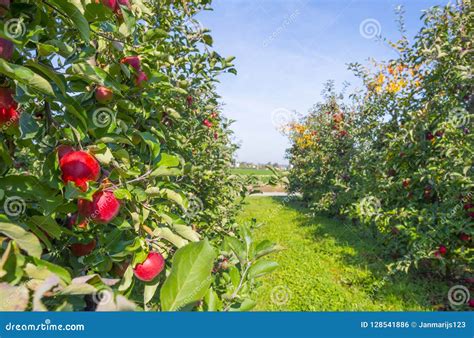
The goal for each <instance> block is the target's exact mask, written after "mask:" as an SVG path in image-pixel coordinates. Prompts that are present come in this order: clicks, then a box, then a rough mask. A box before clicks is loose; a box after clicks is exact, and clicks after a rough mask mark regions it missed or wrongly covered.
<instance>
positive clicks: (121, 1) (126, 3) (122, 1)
mask: <svg viewBox="0 0 474 338" xmlns="http://www.w3.org/2000/svg"><path fill="white" fill-rule="evenodd" d="M117 2H118V4H119V5H122V6H126V7H128V8H130V1H128V0H117Z"/></svg>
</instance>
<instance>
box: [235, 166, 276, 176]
mask: <svg viewBox="0 0 474 338" xmlns="http://www.w3.org/2000/svg"><path fill="white" fill-rule="evenodd" d="M231 172H232V173H233V174H240V175H256V176H271V175H272V172H271V171H270V170H268V169H252V168H232V169H231Z"/></svg>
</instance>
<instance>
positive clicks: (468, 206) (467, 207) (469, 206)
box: [463, 203, 474, 211]
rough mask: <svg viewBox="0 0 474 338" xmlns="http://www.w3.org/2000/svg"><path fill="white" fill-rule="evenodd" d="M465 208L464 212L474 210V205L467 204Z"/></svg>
mask: <svg viewBox="0 0 474 338" xmlns="http://www.w3.org/2000/svg"><path fill="white" fill-rule="evenodd" d="M463 208H464V210H466V211H467V210H469V209H472V208H474V205H473V204H472V203H466V204H464V206H463Z"/></svg>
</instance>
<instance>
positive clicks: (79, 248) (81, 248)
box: [71, 239, 97, 257]
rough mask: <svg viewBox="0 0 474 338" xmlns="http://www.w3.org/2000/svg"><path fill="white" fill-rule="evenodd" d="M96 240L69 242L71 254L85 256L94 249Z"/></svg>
mask: <svg viewBox="0 0 474 338" xmlns="http://www.w3.org/2000/svg"><path fill="white" fill-rule="evenodd" d="M96 244H97V242H96V240H95V239H93V240H92V241H90V242H89V243H85V244H83V243H74V244H71V251H72V254H73V255H74V256H76V257H82V256H87V255H88V254H90V253H91V252H92V251H94V249H95V246H96Z"/></svg>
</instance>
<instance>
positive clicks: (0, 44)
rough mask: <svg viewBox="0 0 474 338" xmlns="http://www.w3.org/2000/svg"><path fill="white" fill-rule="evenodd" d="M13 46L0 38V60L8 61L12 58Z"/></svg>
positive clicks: (8, 41)
mask: <svg viewBox="0 0 474 338" xmlns="http://www.w3.org/2000/svg"><path fill="white" fill-rule="evenodd" d="M14 50H15V45H14V44H13V42H11V41H10V40H7V39H3V38H0V58H2V59H5V60H7V61H8V60H10V59H11V58H12V56H13V51H14Z"/></svg>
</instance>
